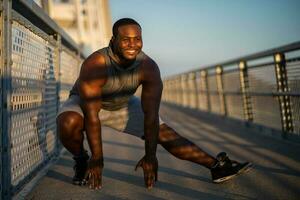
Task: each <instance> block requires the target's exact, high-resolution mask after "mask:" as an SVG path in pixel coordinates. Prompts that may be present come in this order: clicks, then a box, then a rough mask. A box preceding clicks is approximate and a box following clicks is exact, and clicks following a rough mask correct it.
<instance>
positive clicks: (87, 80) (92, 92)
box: [78, 53, 106, 189]
mask: <svg viewBox="0 0 300 200" xmlns="http://www.w3.org/2000/svg"><path fill="white" fill-rule="evenodd" d="M105 81H106V71H105V60H104V58H102V56H101V55H99V54H97V53H94V54H92V55H91V56H90V57H88V58H87V59H86V60H85V61H84V63H83V65H82V67H81V71H80V75H79V84H78V90H79V95H80V99H81V102H80V106H81V108H82V110H83V113H84V125H85V131H86V135H87V139H88V143H89V146H90V149H91V152H92V156H91V159H90V161H89V170H88V173H87V176H88V178H89V183H90V187H91V188H93V189H98V188H100V187H101V178H102V177H101V176H102V168H103V151H102V137H101V123H100V120H99V117H98V113H99V111H100V109H101V93H102V86H103V85H104V84H105Z"/></svg>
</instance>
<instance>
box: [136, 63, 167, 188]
mask: <svg viewBox="0 0 300 200" xmlns="http://www.w3.org/2000/svg"><path fill="white" fill-rule="evenodd" d="M140 73H141V84H142V98H141V103H142V109H143V111H144V134H145V156H144V158H143V159H142V160H141V161H140V162H139V163H138V165H137V166H141V167H143V169H144V179H145V184H146V186H147V187H148V188H151V187H153V185H154V179H155V180H156V179H157V167H158V163H157V159H156V148H157V142H158V134H159V115H158V112H159V105H160V99H161V93H162V89H163V84H162V80H161V77H160V72H159V69H158V66H157V65H156V63H155V62H154V61H153V60H151V59H150V58H147V60H146V61H145V63H144V64H143V66H142V68H141V70H140Z"/></svg>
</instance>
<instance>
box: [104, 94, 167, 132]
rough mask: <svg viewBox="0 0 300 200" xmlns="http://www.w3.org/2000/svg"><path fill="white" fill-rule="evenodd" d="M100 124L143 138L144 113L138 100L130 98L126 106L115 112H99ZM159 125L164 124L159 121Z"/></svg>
mask: <svg viewBox="0 0 300 200" xmlns="http://www.w3.org/2000/svg"><path fill="white" fill-rule="evenodd" d="M99 114H100V120H101V123H102V124H103V125H105V126H108V127H111V128H113V129H115V130H118V131H120V132H124V133H127V134H130V135H134V136H137V137H139V138H143V136H144V112H143V109H142V105H141V101H140V98H138V97H136V96H132V97H131V98H130V99H129V102H128V105H127V107H125V108H122V109H120V110H117V111H105V110H103V111H100V113H99ZM159 123H160V124H163V123H164V122H163V121H162V120H161V119H159Z"/></svg>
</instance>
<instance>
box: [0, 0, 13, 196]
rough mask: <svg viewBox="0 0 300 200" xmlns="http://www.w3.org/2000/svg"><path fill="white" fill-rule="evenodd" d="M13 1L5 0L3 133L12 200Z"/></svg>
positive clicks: (5, 181)
mask: <svg viewBox="0 0 300 200" xmlns="http://www.w3.org/2000/svg"><path fill="white" fill-rule="evenodd" d="M11 16H12V1H10V0H3V29H2V30H3V36H2V37H3V48H2V49H3V56H2V57H3V60H2V63H1V64H2V66H3V80H2V82H3V97H2V98H3V117H2V120H3V123H2V125H3V127H2V128H3V132H2V149H1V150H2V152H1V154H2V167H3V169H2V177H1V180H2V187H3V188H2V198H3V199H11V196H12V194H11V191H12V187H11V152H10V150H11V148H10V144H11V140H10V128H11V117H10V116H11V112H10V110H11V108H10V107H11V106H10V102H11V101H10V98H11V65H12V60H11V44H12V28H11V27H12V25H11V22H12V21H11Z"/></svg>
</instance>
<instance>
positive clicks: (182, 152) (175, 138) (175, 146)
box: [158, 123, 216, 169]
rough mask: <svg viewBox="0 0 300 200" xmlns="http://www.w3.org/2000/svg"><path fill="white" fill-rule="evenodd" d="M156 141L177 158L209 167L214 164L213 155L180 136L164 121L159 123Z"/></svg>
mask: <svg viewBox="0 0 300 200" xmlns="http://www.w3.org/2000/svg"><path fill="white" fill-rule="evenodd" d="M158 141H159V144H161V145H162V146H163V147H164V148H165V149H166V150H167V151H168V152H170V153H171V154H172V155H174V156H175V157H177V158H179V159H182V160H188V161H191V162H194V163H198V164H200V165H203V166H205V167H207V168H209V169H210V168H211V167H213V166H214V165H215V164H216V159H215V158H214V157H212V156H211V155H209V154H208V153H206V152H205V151H203V150H202V149H200V148H199V147H198V146H196V145H195V144H194V143H192V142H191V141H189V140H187V139H186V138H184V137H182V136H180V135H179V134H178V133H176V131H175V130H174V129H172V128H171V127H169V126H168V125H167V124H165V123H163V124H161V125H160V129H159V136H158Z"/></svg>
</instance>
